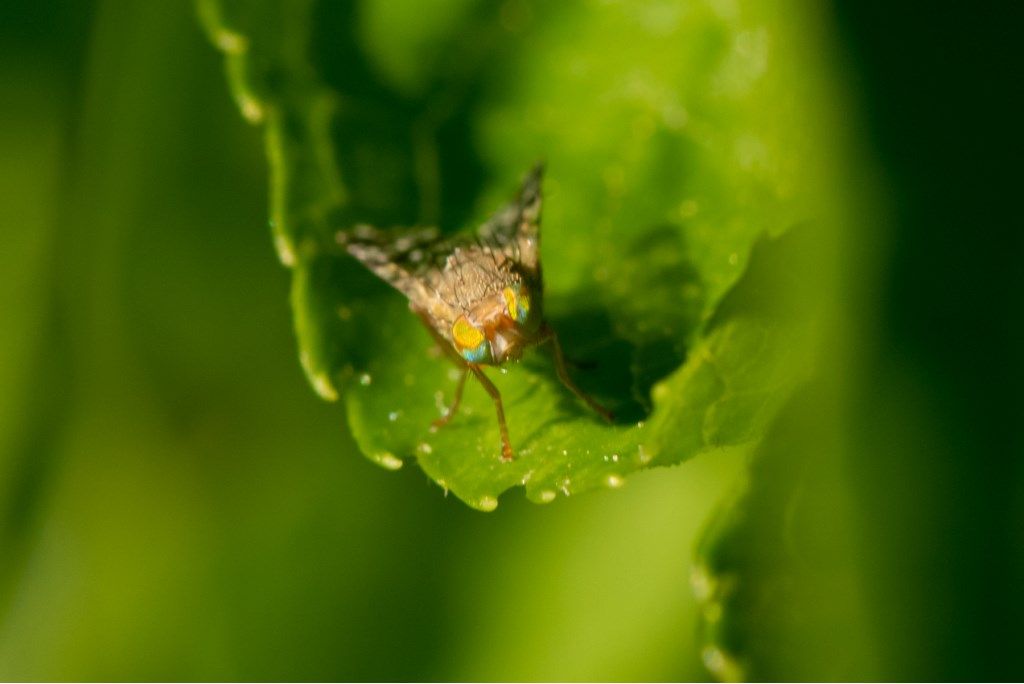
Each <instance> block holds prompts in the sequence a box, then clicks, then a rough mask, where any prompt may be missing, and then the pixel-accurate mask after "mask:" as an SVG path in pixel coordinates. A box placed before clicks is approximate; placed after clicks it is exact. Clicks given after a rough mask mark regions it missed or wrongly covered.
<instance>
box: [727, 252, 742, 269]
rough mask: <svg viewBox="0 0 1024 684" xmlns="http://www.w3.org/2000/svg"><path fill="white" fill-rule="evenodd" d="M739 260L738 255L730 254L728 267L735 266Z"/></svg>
mask: <svg viewBox="0 0 1024 684" xmlns="http://www.w3.org/2000/svg"><path fill="white" fill-rule="evenodd" d="M739 260H740V255H739V254H737V253H736V252H733V253H732V254H730V255H729V265H730V266H735V265H736V264H737V263H739Z"/></svg>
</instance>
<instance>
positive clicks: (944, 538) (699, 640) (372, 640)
mask: <svg viewBox="0 0 1024 684" xmlns="http://www.w3.org/2000/svg"><path fill="white" fill-rule="evenodd" d="M685 4H686V3H681V2H680V3H674V2H660V3H652V5H651V6H652V7H653V8H654V9H653V10H652V12H651V17H652V18H651V21H652V22H655V24H657V22H658V21H659V17H663V16H664V14H659V11H661V12H666V11H667V12H670V11H671V9H672V8H673V7H675V6H683V5H685ZM732 4H733V3H722V5H723V7H724V6H731V5H732ZM520 5H521V3H512V4H510V5H509V6H511V7H513V8H516V7H519V6H520ZM357 6H361V5H357ZM396 7H399V5H396ZM659 8H660V10H659ZM793 8H796V9H799V12H794V14H793V16H792V18H791V21H792V22H793V25H792V26H789V29H790V31H791V33H790V35H797V36H799V35H801V32H802V31H811V32H816V37H815V41H812V42H820V43H822V44H825V45H828V46H829V50H828V51H827V54H822V55H821V62H822V64H820V65H817V66H816V67H815V69H814V74H815V76H814V78H819V77H821V74H824V75H825V79H824V80H826V81H827V82H828V84H829V85H828V88H827V89H826V90H823V91H822V92H826V93H827V97H828V98H830V100H829V102H828V103H827V104H826V105H823V107H824V108H828V107H835V108H837V111H839V112H840V114H839V115H836V116H835V118H834V120H833V119H830V120H828V121H826V122H824V123H823V124H822V125H823V126H824V127H825V128H826V133H829V134H830V135H831V134H835V138H834V145H835V147H834V149H824V150H822V151H821V156H822V157H823V158H834V159H835V167H834V168H833V169H832V170H831V174H832V175H831V176H830V177H829V180H830V181H831V182H834V183H835V184H836V187H835V188H834V190H833V192H834V197H835V198H836V202H837V206H835V207H832V208H831V209H830V211H831V212H832V213H831V214H830V217H833V215H834V217H837V218H835V221H834V223H833V225H834V226H835V230H836V235H835V245H838V246H839V247H840V248H839V249H837V250H836V252H837V256H836V258H835V259H830V260H826V261H825V262H824V263H823V264H822V266H821V268H822V269H824V270H826V271H828V273H829V274H830V275H829V277H828V278H826V280H827V281H828V282H830V283H834V284H832V285H831V286H830V287H831V289H829V290H828V294H829V304H828V307H829V314H828V315H826V316H825V317H824V318H823V319H822V321H823V322H822V327H823V330H824V332H823V333H822V335H823V339H825V340H826V342H827V344H826V345H825V346H826V348H827V349H828V350H829V351H828V353H827V354H825V357H824V360H823V362H822V363H821V366H820V369H819V372H818V375H817V378H816V379H815V380H814V381H813V382H811V383H808V385H807V386H806V387H805V388H804V389H803V390H801V391H800V392H798V393H797V394H796V395H795V396H794V398H793V400H792V401H791V402H789V404H788V405H787V406H786V408H785V410H783V412H782V414H781V415H780V417H779V419H778V421H776V423H775V424H774V425H773V426H772V427H771V429H770V430H769V431H768V435H767V438H766V439H765V441H764V443H763V444H762V445H761V446H760V447H759V448H758V450H757V453H756V454H752V453H750V452H748V451H746V450H743V449H735V450H724V451H722V452H720V453H716V454H713V455H712V456H710V457H708V456H705V457H701V458H698V459H695V460H693V461H690V462H688V463H685V464H684V465H681V466H678V467H674V468H671V469H655V470H650V471H646V472H643V473H639V474H636V475H633V476H631V477H630V479H629V482H628V486H626V487H625V488H624V489H622V490H621V491H614V492H611V491H608V492H600V493H591V494H588V495H585V496H582V497H579V498H575V497H574V498H572V499H569V500H561V501H559V502H558V503H556V504H553V505H551V506H547V507H539V506H535V505H533V504H530V503H528V502H526V501H525V500H524V499H523V497H522V496H521V495H519V494H517V493H512V494H510V495H507V496H506V497H505V498H503V499H502V505H501V507H500V508H499V510H498V511H497V512H495V513H493V514H490V515H484V514H481V513H478V512H476V511H473V510H470V509H469V508H468V507H466V506H464V505H463V504H462V503H460V502H458V501H456V500H454V498H446V497H444V496H443V495H442V493H441V491H440V490H439V489H438V488H437V487H435V486H434V485H432V484H430V483H429V482H428V480H427V478H426V477H425V476H424V475H423V474H422V473H421V472H420V471H419V470H417V469H415V468H413V467H407V468H405V469H404V470H402V471H400V472H398V473H389V472H386V471H384V470H382V469H379V468H377V467H375V466H373V465H371V464H370V463H369V462H368V461H366V460H365V459H363V458H362V457H361V456H359V454H358V453H357V449H356V447H355V444H354V442H353V441H352V438H351V437H350V436H349V435H348V432H347V429H346V426H345V422H344V418H343V416H342V415H341V413H340V412H339V411H338V410H337V407H336V406H333V405H330V404H327V403H325V402H323V401H322V400H320V399H319V398H318V397H317V396H316V395H315V394H314V393H313V392H312V391H311V390H310V388H309V387H308V385H307V383H306V380H305V378H304V377H303V374H302V371H301V368H300V367H299V364H298V363H297V361H296V351H295V341H294V335H293V332H292V323H291V315H290V312H289V308H288V282H289V274H288V272H287V271H286V270H285V269H283V268H282V267H281V265H280V263H279V261H278V259H277V256H276V254H275V252H274V249H273V247H272V244H271V240H270V238H269V234H268V233H269V231H268V229H267V228H266V225H267V206H268V198H267V174H268V168H267V162H266V160H265V158H264V153H263V149H264V148H263V140H262V135H261V133H260V131H259V130H258V129H256V128H254V127H250V126H248V125H245V124H244V123H243V122H242V120H241V118H240V117H239V116H238V112H237V109H236V107H235V104H234V102H233V101H232V99H231V97H230V94H229V90H228V87H227V84H226V81H225V77H224V70H223V64H222V58H221V55H220V54H218V53H217V51H216V50H215V49H214V48H213V47H212V46H211V45H209V44H208V42H207V40H206V37H205V36H204V34H203V32H202V31H201V29H200V26H199V22H198V19H197V16H196V11H195V7H193V5H192V4H191V3H187V2H179V1H171V0H158V1H156V0H155V1H153V2H144V3H133V2H125V1H120V2H119V1H116V0H108V1H99V2H84V1H82V2H73V1H71V0H66V1H53V2H33V1H30V0H6V2H5V3H4V4H3V8H2V9H0V19H2V21H0V46H2V47H0V49H2V50H3V52H2V61H0V102H2V113H0V117H2V118H0V121H2V126H0V149H2V150H3V152H2V154H0V187H2V189H3V193H2V196H3V198H4V203H5V207H4V209H5V211H4V212H3V219H2V228H0V236H2V242H0V245H2V250H0V311H2V312H3V318H2V320H3V325H2V326H0V390H2V391H0V679H115V680H117V679H365V680H381V679H384V680H397V679H412V680H437V679H453V680H459V679H483V680H487V679H512V680H517V679H524V680H531V679H554V680H560V679H564V680H581V679H599V680H600V679H608V680H619V679H639V680H648V679H649V680H664V679H705V678H709V677H711V671H714V672H716V673H717V674H718V675H720V676H722V675H724V676H729V675H730V674H737V672H738V673H740V674H743V675H745V676H747V677H751V678H782V679H789V678H796V679H803V678H811V679H813V678H853V679H871V678H894V679H1003V678H1014V677H1018V678H1019V677H1020V676H1021V673H1022V668H1021V666H1020V664H1019V662H1018V660H1019V658H1018V657H1017V656H1016V647H1017V645H1018V644H1019V642H1020V638H1021V635H1022V620H1021V619H1022V617H1024V590H1022V589H1021V580H1022V579H1024V503H1022V502H1024V465H1022V462H1021V458H1020V456H1021V453H1022V449H1021V446H1022V445H1021V437H1020V432H1019V428H1018V425H1019V422H1020V418H1021V416H1022V415H1024V411H1022V409H1021V402H1020V399H1019V388H1020V386H1021V383H1020V380H1021V375H1020V372H1019V368H1020V364H1019V362H1018V361H1017V360H1016V355H1017V354H1019V351H1020V350H1021V349H1022V348H1024V346H1022V345H1021V326H1020V319H1021V316H1020V314H1021V307H1020V297H1019V293H1020V292H1021V291H1022V288H1021V283H1020V273H1021V270H1022V269H1021V266H1020V264H1019V258H1020V254H1021V250H1020V249H1019V248H1020V244H1021V238H1020V234H1019V232H1018V233H1016V234H1013V233H1012V232H1010V231H1007V232H1006V234H1005V235H1004V234H1003V233H1001V232H999V228H1000V227H1001V226H1007V225H1011V226H1012V220H1013V219H1012V214H1011V213H1010V212H1009V210H1008V201H1009V200H1008V198H1011V197H1013V196H1014V191H1015V188H1014V186H1013V185H1012V184H1011V183H1016V181H1015V180H1012V179H1014V178H1015V174H1014V173H1013V172H1012V169H1013V164H1014V163H1015V162H1016V160H1017V159H1019V157H1017V156H1015V154H1014V153H1013V152H1011V146H1010V145H1009V144H1008V143H1007V142H1006V139H1005V138H1004V134H1005V133H1006V131H1008V130H1010V129H1011V128H1012V127H1013V126H1015V125H1016V124H1015V123H1014V121H1013V117H1012V114H1011V112H1010V110H1009V108H1007V107H1003V106H1001V105H1000V102H1001V98H1003V97H1004V96H1005V95H1007V94H1009V93H1010V92H1011V91H1012V90H1014V89H1016V90H1019V88H1020V83H1019V81H1020V79H1019V78H1018V77H1015V75H1014V73H1013V70H1012V66H1011V65H1012V61H1011V60H1009V59H1006V57H1008V55H1007V53H1008V52H1009V50H1010V47H1009V46H1010V44H1011V41H1010V40H1009V36H1008V35H1007V34H1008V32H1009V28H1008V22H1004V21H1002V20H1001V18H1000V17H997V16H995V15H993V14H986V13H985V12H982V11H978V12H976V13H975V14H973V15H971V16H962V15H960V14H958V13H955V12H952V11H945V10H944V9H943V8H941V7H940V8H938V9H936V10H935V11H933V12H931V13H929V14H928V16H925V17H922V16H919V15H918V13H917V12H916V11H913V10H912V9H909V8H908V9H906V10H905V11H904V10H899V9H894V8H893V7H892V6H890V5H889V4H887V3H881V2H878V3H871V2H868V3H849V4H846V3H842V2H836V3H833V4H832V5H830V6H828V7H818V6H816V9H815V10H814V12H812V11H811V10H810V9H809V8H808V7H803V6H802V5H794V6H793ZM791 9H792V8H791ZM409 11H415V10H409ZM420 11H423V12H424V17H429V16H430V14H429V12H427V11H425V10H420ZM496 11H500V8H498V9H496ZM801 12H802V14H801ZM819 13H820V14H819ZM787 16H788V15H785V14H784V13H783V18H782V19H781V20H780V22H781V24H782V25H786V21H788V20H790V19H787V18H786V17H787ZM514 19H515V16H513V20H514ZM424 21H426V19H425V20H424ZM428 23H429V22H428ZM513 23H514V22H513ZM560 30H565V31H570V30H571V26H568V27H562V28H561V29H560ZM402 38H403V37H402V36H388V38H387V39H389V40H390V39H394V40H400V39H402ZM567 38H568V36H567ZM367 40H371V41H372V40H374V38H373V36H372V34H371V36H370V37H369V38H367ZM343 47H344V46H343ZM349 47H350V46H349ZM349 47H344V49H339V54H340V55H341V56H344V55H345V50H346V49H349ZM352 49H355V48H352ZM391 68H392V71H394V72H396V73H399V74H401V73H402V69H403V68H406V69H407V70H408V73H411V74H413V76H412V77H411V78H413V77H414V76H415V74H416V69H415V65H408V64H406V65H404V66H403V65H401V64H399V65H391ZM615 134H616V132H615V131H607V132H601V131H598V132H597V134H596V135H597V137H598V138H600V137H601V136H602V135H607V136H613V135H615ZM826 137H827V136H826ZM1016 175H1019V174H1016ZM466 192H470V191H469V190H467V191H466ZM456 199H457V200H458V201H466V200H465V198H462V199H461V200H459V199H458V198H456ZM1018 222H1019V220H1018ZM748 463H749V464H751V465H750V466H749V467H748V466H747V464H748ZM709 524H710V527H709ZM695 559H696V561H695ZM705 570H708V571H710V572H711V573H712V574H714V575H715V576H717V577H718V578H719V580H718V581H719V582H733V583H735V584H737V585H738V586H740V587H742V589H741V590H740V591H737V592H733V593H732V594H730V595H729V597H727V598H728V600H723V602H721V603H716V602H710V603H709V602H708V601H707V600H706V598H707V597H706V596H704V595H703V594H702V591H703V590H706V588H707V587H706V580H707V577H706V576H705V574H704V571H705ZM698 599H700V600H698ZM723 611H724V616H723V615H722V614H721V613H722V612H723ZM709 625H711V626H714V625H719V626H720V627H718V628H713V627H709ZM716 649H718V650H716ZM723 652H724V653H728V654H730V657H731V658H733V659H735V661H736V663H737V664H738V665H737V666H738V667H740V668H741V669H740V670H738V671H737V670H730V669H729V668H728V667H725V668H723V667H722V663H721V661H720V660H719V661H716V654H720V653H723ZM716 666H717V667H716ZM709 668H710V670H709Z"/></svg>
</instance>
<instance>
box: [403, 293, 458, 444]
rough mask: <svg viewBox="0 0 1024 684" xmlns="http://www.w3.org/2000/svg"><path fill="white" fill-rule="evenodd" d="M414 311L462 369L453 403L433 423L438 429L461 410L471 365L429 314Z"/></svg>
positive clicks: (440, 345) (417, 310)
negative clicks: (450, 342)
mask: <svg viewBox="0 0 1024 684" xmlns="http://www.w3.org/2000/svg"><path fill="white" fill-rule="evenodd" d="M413 311H414V312H415V313H416V315H417V316H419V317H420V320H421V321H423V325H425V326H426V327H427V331H428V332H430V336H431V337H433V338H434V342H436V343H437V346H438V347H440V348H441V351H443V352H445V353H446V354H447V355H448V356H449V358H451V360H452V361H453V362H454V363H455V365H456V366H458V367H459V368H460V369H462V374H461V375H460V376H459V384H457V385H456V386H455V398H454V400H453V401H452V405H451V406H450V407H449V408H448V412H447V413H445V414H444V415H443V416H441V417H440V418H438V419H437V420H435V421H433V422H432V423H431V425H432V426H433V427H434V428H435V429H436V428H440V427H444V426H445V425H447V424H448V422H449V421H450V420H451V419H452V418H454V417H455V413H456V411H458V410H459V404H461V403H462V388H463V387H465V385H466V375H467V373H468V372H469V367H468V365H467V364H466V361H465V360H464V359H463V358H462V357H461V356H459V355H458V354H456V353H455V350H454V349H452V345H451V344H449V342H448V340H446V339H444V338H443V337H442V336H441V335H440V334H439V333H438V332H437V330H435V329H434V326H433V325H431V324H430V319H429V318H428V317H427V314H425V313H424V312H422V311H420V310H419V309H413Z"/></svg>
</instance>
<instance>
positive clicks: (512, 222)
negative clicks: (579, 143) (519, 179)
mask: <svg viewBox="0 0 1024 684" xmlns="http://www.w3.org/2000/svg"><path fill="white" fill-rule="evenodd" d="M543 175H544V166H543V165H542V164H537V165H536V166H534V167H533V169H532V170H531V171H530V173H528V174H527V175H526V178H525V179H523V184H522V186H521V187H520V189H519V196H518V197H517V198H516V200H515V201H514V202H511V203H510V204H507V205H506V206H504V207H503V208H502V209H501V210H499V211H498V212H497V213H496V214H495V215H494V216H492V217H491V219H490V220H489V221H487V223H485V224H483V225H482V226H480V228H479V229H478V230H477V237H478V238H479V240H480V243H481V244H483V245H487V246H490V247H491V248H492V249H496V250H499V251H500V252H501V253H502V254H504V255H505V256H506V258H508V259H510V260H511V261H512V262H514V263H515V264H516V265H517V267H518V270H520V271H522V272H523V274H524V275H526V276H527V277H528V278H530V279H531V280H535V281H536V282H537V283H539V282H540V273H541V270H540V212H541V179H542V177H543Z"/></svg>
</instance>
